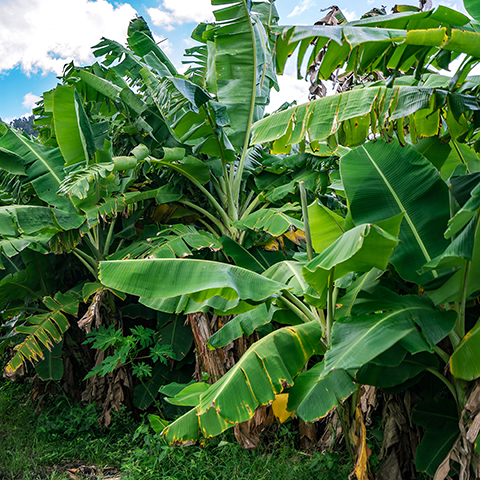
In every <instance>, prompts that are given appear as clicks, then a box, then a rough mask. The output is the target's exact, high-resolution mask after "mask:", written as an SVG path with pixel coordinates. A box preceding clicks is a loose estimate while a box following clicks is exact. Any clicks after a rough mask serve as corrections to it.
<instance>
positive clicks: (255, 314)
mask: <svg viewBox="0 0 480 480" xmlns="http://www.w3.org/2000/svg"><path fill="white" fill-rule="evenodd" d="M277 310H278V308H277V307H275V306H270V307H267V305H266V304H265V303H262V304H260V305H259V306H258V307H256V308H253V309H252V310H248V311H247V312H244V313H240V314H239V315H237V316H235V317H234V318H232V319H231V320H230V321H229V322H228V323H226V324H225V325H224V326H223V327H222V328H221V329H220V330H218V331H217V332H216V333H214V334H213V335H212V336H211V337H210V338H209V339H208V343H209V344H210V345H211V346H212V347H214V348H219V347H224V346H225V345H228V344H229V343H231V342H233V340H235V339H237V338H240V337H241V336H242V335H247V336H248V335H251V334H252V333H253V332H254V331H255V330H256V329H257V328H259V327H261V326H263V325H266V324H267V323H270V322H271V320H272V317H273V314H274V313H275V312H276V311H277Z"/></svg>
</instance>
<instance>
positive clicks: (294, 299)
mask: <svg viewBox="0 0 480 480" xmlns="http://www.w3.org/2000/svg"><path fill="white" fill-rule="evenodd" d="M283 295H284V296H285V298H288V300H290V301H291V302H292V303H293V304H294V305H296V306H297V307H298V308H299V309H300V310H301V311H302V312H303V313H304V314H305V315H306V316H307V317H308V318H309V319H310V321H313V320H315V321H318V318H317V317H316V316H315V315H314V314H313V313H312V311H311V310H310V309H309V308H308V307H307V306H306V305H305V304H304V303H303V302H302V301H300V300H299V299H298V298H297V297H296V296H295V295H293V293H291V292H288V291H284V292H283ZM323 328H324V326H323V325H322V329H323Z"/></svg>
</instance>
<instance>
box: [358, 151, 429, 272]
mask: <svg viewBox="0 0 480 480" xmlns="http://www.w3.org/2000/svg"><path fill="white" fill-rule="evenodd" d="M362 148H363V150H364V151H365V153H366V154H367V156H368V158H369V159H370V161H371V162H372V165H373V166H374V167H375V169H376V170H377V172H378V174H379V175H380V176H381V177H382V180H383V181H384V182H385V185H386V186H387V188H388V190H389V192H390V193H391V194H392V196H393V198H394V199H395V202H396V203H397V205H398V206H399V208H400V210H401V211H402V212H403V213H404V214H405V219H406V220H407V223H408V225H409V226H410V229H411V230H412V232H413V235H414V237H415V239H416V241H417V243H418V245H419V246H420V250H421V251H422V253H423V256H424V257H425V258H426V260H427V262H426V263H428V262H430V260H431V259H432V258H431V257H430V255H429V253H428V250H427V249H426V247H425V245H424V243H423V241H422V239H421V237H420V235H419V233H418V231H417V228H416V227H415V225H414V223H413V221H412V219H411V218H410V215H409V213H408V212H407V209H406V208H405V207H404V206H403V203H402V202H401V200H400V198H399V197H398V195H397V193H396V192H395V190H394V189H393V188H392V186H391V185H390V182H389V181H388V180H387V178H386V177H385V175H384V174H383V172H382V171H381V169H380V168H379V166H378V165H377V164H376V163H375V160H374V159H373V158H372V156H371V155H370V154H369V153H368V151H367V149H366V148H365V147H364V146H363V145H362ZM432 273H433V276H434V277H435V278H437V277H438V273H437V272H436V271H435V270H433V271H432Z"/></svg>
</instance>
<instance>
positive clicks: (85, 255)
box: [72, 248, 98, 270]
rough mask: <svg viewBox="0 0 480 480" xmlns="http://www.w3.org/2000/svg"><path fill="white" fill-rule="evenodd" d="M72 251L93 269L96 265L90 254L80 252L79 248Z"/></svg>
mask: <svg viewBox="0 0 480 480" xmlns="http://www.w3.org/2000/svg"><path fill="white" fill-rule="evenodd" d="M72 251H73V253H76V254H77V255H79V256H80V257H82V258H83V259H84V260H85V261H86V262H87V263H88V264H89V265H90V266H91V267H92V268H93V269H94V270H95V269H96V268H97V267H98V264H97V262H96V261H95V259H93V258H92V257H91V256H90V255H87V254H86V253H85V252H82V250H80V249H79V248H74V249H72Z"/></svg>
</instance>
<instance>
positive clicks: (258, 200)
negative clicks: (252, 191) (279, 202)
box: [240, 194, 267, 220]
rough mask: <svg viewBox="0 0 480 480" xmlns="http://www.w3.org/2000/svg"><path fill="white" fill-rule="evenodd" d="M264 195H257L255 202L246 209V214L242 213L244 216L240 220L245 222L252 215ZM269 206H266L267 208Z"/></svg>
mask: <svg viewBox="0 0 480 480" xmlns="http://www.w3.org/2000/svg"><path fill="white" fill-rule="evenodd" d="M261 196H262V194H259V195H257V196H256V197H255V198H254V199H253V200H252V203H250V205H249V206H248V207H247V208H245V210H244V212H243V213H242V216H241V217H240V220H243V219H244V218H246V217H248V216H249V215H250V213H252V211H253V210H255V208H256V206H257V205H258V204H259V203H260V198H261ZM266 205H267V204H265V206H266Z"/></svg>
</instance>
